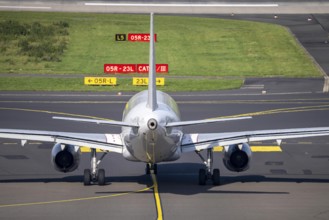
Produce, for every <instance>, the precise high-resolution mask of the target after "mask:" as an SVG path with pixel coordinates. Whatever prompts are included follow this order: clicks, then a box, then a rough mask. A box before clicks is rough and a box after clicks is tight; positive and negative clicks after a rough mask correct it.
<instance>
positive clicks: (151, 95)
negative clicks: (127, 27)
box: [147, 12, 158, 111]
mask: <svg viewBox="0 0 329 220" xmlns="http://www.w3.org/2000/svg"><path fill="white" fill-rule="evenodd" d="M153 16H154V13H153V12H152V13H151V16H150V60H149V85H148V100H147V107H148V108H150V109H151V110H152V111H155V110H156V109H157V108H158V104H157V94H156V72H155V71H156V70H155V42H154V23H153Z"/></svg>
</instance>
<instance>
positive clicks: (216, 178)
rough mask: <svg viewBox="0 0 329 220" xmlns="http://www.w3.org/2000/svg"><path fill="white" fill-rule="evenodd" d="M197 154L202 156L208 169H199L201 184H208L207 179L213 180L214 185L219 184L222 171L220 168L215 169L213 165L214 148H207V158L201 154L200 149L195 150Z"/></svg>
mask: <svg viewBox="0 0 329 220" xmlns="http://www.w3.org/2000/svg"><path fill="white" fill-rule="evenodd" d="M195 153H197V155H199V157H200V158H201V160H202V161H203V163H204V164H205V165H206V169H204V168H202V169H200V170H199V185H206V183H207V180H212V183H213V185H214V186H218V185H219V184H220V171H219V169H214V170H213V172H212V173H211V171H212V167H213V156H214V152H213V149H207V160H205V159H204V157H203V156H202V155H201V153H200V151H195Z"/></svg>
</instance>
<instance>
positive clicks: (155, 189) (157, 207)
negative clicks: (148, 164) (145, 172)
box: [151, 173, 163, 220]
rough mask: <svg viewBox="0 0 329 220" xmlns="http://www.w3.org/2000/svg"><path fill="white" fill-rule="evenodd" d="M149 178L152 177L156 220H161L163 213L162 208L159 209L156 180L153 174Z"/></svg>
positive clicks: (159, 201)
mask: <svg viewBox="0 0 329 220" xmlns="http://www.w3.org/2000/svg"><path fill="white" fill-rule="evenodd" d="M151 177H152V181H153V194H154V199H155V204H156V209H157V213H158V218H157V220H162V219H163V212H162V207H161V199H160V195H159V189H158V182H157V178H156V176H155V174H154V173H151Z"/></svg>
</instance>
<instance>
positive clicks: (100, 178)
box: [83, 149, 107, 186]
mask: <svg viewBox="0 0 329 220" xmlns="http://www.w3.org/2000/svg"><path fill="white" fill-rule="evenodd" d="M106 154H107V152H104V154H103V155H102V156H101V157H100V159H99V160H97V155H96V149H91V158H90V163H91V170H90V169H85V170H84V173H83V183H84V185H85V186H89V185H90V184H91V183H96V182H98V185H100V186H103V185H105V183H106V182H105V170H104V169H98V165H99V164H100V163H101V161H102V160H103V158H104V157H105V155H106Z"/></svg>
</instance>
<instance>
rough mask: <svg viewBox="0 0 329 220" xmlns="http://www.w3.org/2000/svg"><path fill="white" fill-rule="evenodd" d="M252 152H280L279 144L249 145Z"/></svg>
mask: <svg viewBox="0 0 329 220" xmlns="http://www.w3.org/2000/svg"><path fill="white" fill-rule="evenodd" d="M250 148H251V151H252V152H282V149H281V147H280V146H251V147H250Z"/></svg>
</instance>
